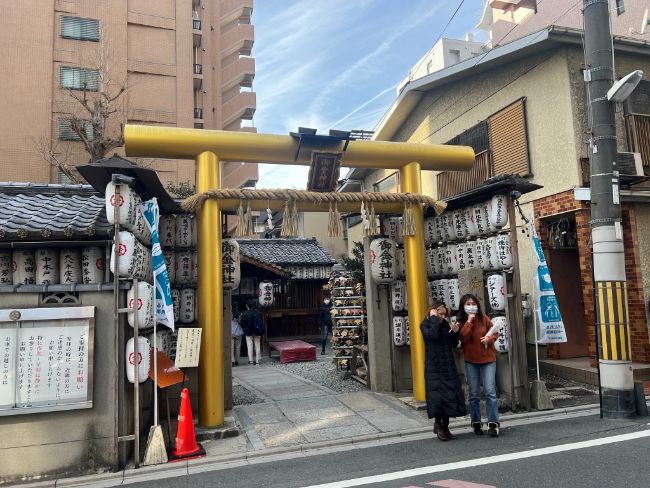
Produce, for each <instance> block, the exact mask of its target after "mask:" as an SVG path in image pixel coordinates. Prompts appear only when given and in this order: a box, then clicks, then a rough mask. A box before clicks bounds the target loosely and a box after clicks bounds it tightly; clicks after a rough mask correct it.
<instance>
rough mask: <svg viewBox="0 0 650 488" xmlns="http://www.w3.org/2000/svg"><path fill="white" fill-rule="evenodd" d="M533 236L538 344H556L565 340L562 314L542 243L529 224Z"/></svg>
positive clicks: (533, 227) (532, 226)
mask: <svg viewBox="0 0 650 488" xmlns="http://www.w3.org/2000/svg"><path fill="white" fill-rule="evenodd" d="M530 227H531V232H532V236H533V246H534V247H535V255H536V256H537V276H536V278H535V288H536V292H537V293H536V296H535V309H536V310H537V317H538V319H539V329H540V338H539V340H538V341H537V342H538V343H539V344H556V343H560V342H566V341H567V339H566V331H565V330H564V323H563V322H562V315H561V314H560V308H559V307H558V303H557V298H556V297H555V291H554V290H553V282H552V281H551V273H550V272H549V269H548V266H547V264H546V257H545V256H544V251H543V250H542V243H541V242H540V240H539V237H538V236H537V232H535V226H534V225H532V224H531V225H530Z"/></svg>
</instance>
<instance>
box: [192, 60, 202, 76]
mask: <svg viewBox="0 0 650 488" xmlns="http://www.w3.org/2000/svg"><path fill="white" fill-rule="evenodd" d="M194 74H195V75H202V74H203V65H202V64H196V63H194Z"/></svg>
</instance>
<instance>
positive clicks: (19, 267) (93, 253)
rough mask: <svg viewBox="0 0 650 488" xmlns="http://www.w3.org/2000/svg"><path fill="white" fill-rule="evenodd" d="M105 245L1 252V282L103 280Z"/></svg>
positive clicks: (3, 283) (94, 281) (53, 282)
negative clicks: (103, 247) (103, 246)
mask: <svg viewBox="0 0 650 488" xmlns="http://www.w3.org/2000/svg"><path fill="white" fill-rule="evenodd" d="M103 281H104V251H103V249H102V248H101V247H84V248H61V249H55V248H43V249H15V250H14V251H12V252H10V251H0V285H58V284H63V285H67V284H73V283H85V284H90V283H102V282H103Z"/></svg>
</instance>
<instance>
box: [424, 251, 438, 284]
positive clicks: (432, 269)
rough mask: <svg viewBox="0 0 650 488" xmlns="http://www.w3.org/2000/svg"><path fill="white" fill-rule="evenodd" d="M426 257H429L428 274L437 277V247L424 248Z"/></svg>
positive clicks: (430, 276)
mask: <svg viewBox="0 0 650 488" xmlns="http://www.w3.org/2000/svg"><path fill="white" fill-rule="evenodd" d="M424 252H425V255H426V259H427V276H428V277H429V278H435V277H436V275H437V273H436V250H435V249H425V250H424Z"/></svg>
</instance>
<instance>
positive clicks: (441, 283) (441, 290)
mask: <svg viewBox="0 0 650 488" xmlns="http://www.w3.org/2000/svg"><path fill="white" fill-rule="evenodd" d="M448 281H449V280H447V279H442V280H438V286H437V288H438V293H437V296H438V300H440V301H441V302H443V303H444V304H445V305H447V306H449V287H448V286H447V282H448Z"/></svg>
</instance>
